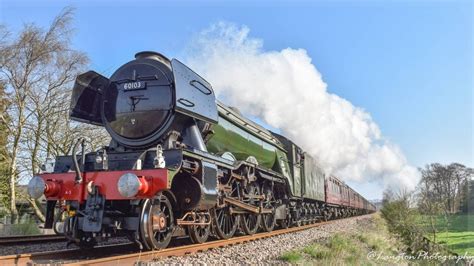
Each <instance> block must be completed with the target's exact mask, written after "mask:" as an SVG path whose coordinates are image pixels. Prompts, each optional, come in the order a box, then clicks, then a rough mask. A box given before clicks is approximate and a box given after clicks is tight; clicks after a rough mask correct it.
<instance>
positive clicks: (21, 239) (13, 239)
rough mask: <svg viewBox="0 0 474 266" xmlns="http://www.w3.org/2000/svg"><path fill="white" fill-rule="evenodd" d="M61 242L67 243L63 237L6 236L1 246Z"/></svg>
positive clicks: (0, 241)
mask: <svg viewBox="0 0 474 266" xmlns="http://www.w3.org/2000/svg"><path fill="white" fill-rule="evenodd" d="M53 241H54V242H59V241H66V238H65V237H64V236H61V235H30V236H5V237H0V246H4V245H12V244H29V243H36V242H53Z"/></svg>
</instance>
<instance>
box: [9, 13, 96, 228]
mask: <svg viewBox="0 0 474 266" xmlns="http://www.w3.org/2000/svg"><path fill="white" fill-rule="evenodd" d="M72 17H73V10H72V9H71V8H66V9H64V10H63V11H62V12H61V13H60V14H59V15H58V16H57V17H56V18H55V19H54V20H53V21H52V23H51V25H50V26H49V28H47V29H43V28H41V27H38V26H36V25H34V24H27V25H25V26H24V28H23V30H22V31H21V32H20V33H19V34H18V36H16V37H15V38H10V34H9V33H8V31H7V30H6V27H5V26H2V27H0V30H1V32H0V79H2V80H5V86H6V90H7V92H10V99H9V100H10V105H9V107H8V108H7V110H6V111H7V113H8V114H9V117H10V119H9V121H7V120H6V119H5V118H4V117H2V121H3V122H5V123H6V125H7V131H8V133H9V135H10V137H11V141H10V143H11V144H10V145H9V147H8V149H9V151H10V155H11V164H10V167H9V171H8V175H9V187H10V193H9V194H10V210H11V214H12V220H14V221H16V220H17V218H18V211H17V209H16V205H15V202H16V197H17V195H16V191H15V185H16V184H17V180H18V177H29V176H32V175H34V174H36V173H38V172H39V170H40V164H41V161H42V159H45V158H47V157H54V156H56V155H66V154H67V153H69V151H70V149H71V146H72V143H73V141H74V138H77V137H78V136H79V135H85V136H88V134H89V136H90V134H91V133H93V134H92V135H94V136H93V137H94V138H95V139H99V140H102V139H104V138H103V137H96V136H103V131H102V130H101V129H98V128H96V127H92V126H84V125H81V124H78V123H74V122H71V121H70V120H69V116H68V111H69V101H70V94H71V88H72V83H73V81H74V79H75V77H76V76H77V75H78V74H79V73H80V72H81V71H83V70H84V66H85V65H86V64H87V61H88V59H87V56H86V55H85V54H84V53H81V52H78V51H75V50H73V49H72V48H71V33H72V29H71V21H72ZM2 36H3V37H2ZM91 138H92V137H91ZM104 140H105V139H104ZM28 200H29V202H30V203H31V204H32V206H33V207H34V210H35V212H36V213H37V214H38V217H39V218H40V219H44V217H43V216H42V215H41V211H40V209H39V208H38V206H37V205H36V203H35V201H33V200H31V199H28Z"/></svg>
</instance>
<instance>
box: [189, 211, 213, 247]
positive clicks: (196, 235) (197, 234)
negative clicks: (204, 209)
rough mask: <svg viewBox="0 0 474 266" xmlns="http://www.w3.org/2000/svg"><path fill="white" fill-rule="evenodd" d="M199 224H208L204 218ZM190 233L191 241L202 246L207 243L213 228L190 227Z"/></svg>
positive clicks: (203, 226)
mask: <svg viewBox="0 0 474 266" xmlns="http://www.w3.org/2000/svg"><path fill="white" fill-rule="evenodd" d="M199 222H202V223H204V222H206V220H205V218H204V217H203V218H202V219H200V221H199ZM187 229H188V233H189V237H190V238H191V241H192V242H193V243H194V244H201V243H204V242H206V241H207V239H208V238H209V235H210V233H211V226H210V224H208V225H190V226H188V228H187Z"/></svg>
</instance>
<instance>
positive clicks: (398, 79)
mask: <svg viewBox="0 0 474 266" xmlns="http://www.w3.org/2000/svg"><path fill="white" fill-rule="evenodd" d="M158 2H159V3H158ZM131 3H133V4H128V3H126V2H124V1H105V2H101V3H94V2H93V1H64V2H61V1H48V2H47V3H46V2H40V1H31V2H28V1H5V0H0V20H1V23H4V24H7V25H8V26H9V27H10V29H11V30H13V31H15V30H18V29H20V28H21V26H22V25H23V24H24V23H27V22H35V23H37V24H39V25H44V26H46V25H48V23H49V22H50V21H51V20H52V18H53V17H54V16H55V15H57V14H58V13H59V12H60V10H61V9H62V8H63V7H64V6H66V5H71V6H74V7H76V16H75V20H74V27H75V28H76V35H75V37H74V39H73V44H74V47H75V48H77V49H80V50H82V51H84V52H86V53H87V54H88V55H89V57H90V60H91V68H93V69H95V70H96V71H98V72H102V73H104V74H107V75H110V74H111V73H112V72H113V70H114V69H116V68H117V67H118V66H119V65H121V64H123V63H124V62H126V61H128V60H130V59H132V58H133V55H134V54H135V52H137V51H141V50H156V51H160V52H162V53H163V54H166V55H168V56H169V57H177V58H179V57H180V56H182V55H183V51H184V49H185V48H186V44H187V43H188V42H189V41H190V40H191V39H192V38H193V36H195V35H196V34H197V33H198V32H200V31H201V30H203V29H205V28H207V27H208V26H209V25H210V24H212V23H215V22H218V21H222V20H223V21H229V22H233V23H236V24H238V25H242V24H243V25H247V26H248V27H249V28H250V30H251V32H250V35H251V36H254V37H257V38H260V39H262V40H263V41H264V49H266V50H281V49H284V48H286V47H291V48H303V49H305V50H306V51H307V52H308V55H309V56H310V57H311V58H312V59H313V64H314V65H315V66H316V67H317V69H318V70H319V71H320V72H321V74H322V76H323V79H324V81H325V82H326V83H327V84H328V90H329V91H330V92H332V93H335V94H337V95H339V96H341V97H343V98H345V99H347V100H349V101H350V102H352V103H353V104H354V105H355V106H359V107H361V108H363V109H364V110H366V111H367V112H369V113H370V114H371V115H372V117H373V119H374V120H375V122H377V124H378V125H379V126H380V129H381V130H382V132H383V135H384V136H385V137H386V138H388V139H389V140H390V141H391V142H393V143H396V144H398V145H399V146H400V147H401V149H402V150H403V152H404V153H405V156H406V157H407V159H408V161H409V162H410V163H411V164H412V165H415V166H423V165H424V164H427V163H431V162H441V163H450V162H460V163H463V164H467V165H470V166H474V159H473V141H474V136H473V135H474V133H473V124H474V119H473V112H474V111H473V87H474V85H473V77H472V76H473V73H474V72H473V61H474V54H473V24H474V21H473V20H474V18H473V17H474V15H473V13H474V6H473V4H472V2H471V1H336V2H329V1H320V2H317V1H316V2H311V3H310V2H301V1H297V2H281V1H280V2H276V3H270V2H267V1H264V2H260V3H259V4H254V3H252V2H250V1H247V2H235V1H231V2H226V3H220V2H217V1H216V2H200V3H199V4H196V3H191V2H185V1H178V2H177V3H174V4H173V3H171V2H163V1H157V3H155V2H154V1H133V2H131ZM354 185H355V186H356V187H358V188H359V189H360V190H361V191H362V193H364V192H365V193H364V194H366V195H370V196H373V197H378V196H379V195H380V191H377V192H375V191H374V189H377V188H376V187H375V186H366V185H361V184H354ZM370 196H369V197H370Z"/></svg>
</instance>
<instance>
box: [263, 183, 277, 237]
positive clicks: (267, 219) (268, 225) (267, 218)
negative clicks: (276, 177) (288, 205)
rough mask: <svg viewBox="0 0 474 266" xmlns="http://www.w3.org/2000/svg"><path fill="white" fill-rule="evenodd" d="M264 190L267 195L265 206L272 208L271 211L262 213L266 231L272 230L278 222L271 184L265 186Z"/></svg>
mask: <svg viewBox="0 0 474 266" xmlns="http://www.w3.org/2000/svg"><path fill="white" fill-rule="evenodd" d="M262 192H263V194H264V195H265V199H264V201H263V208H265V209H271V210H272V212H271V213H265V214H262V228H263V230H264V231H266V232H271V231H273V228H275V224H276V216H275V208H274V207H273V205H272V201H273V192H272V189H271V187H269V186H263V189H262Z"/></svg>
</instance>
